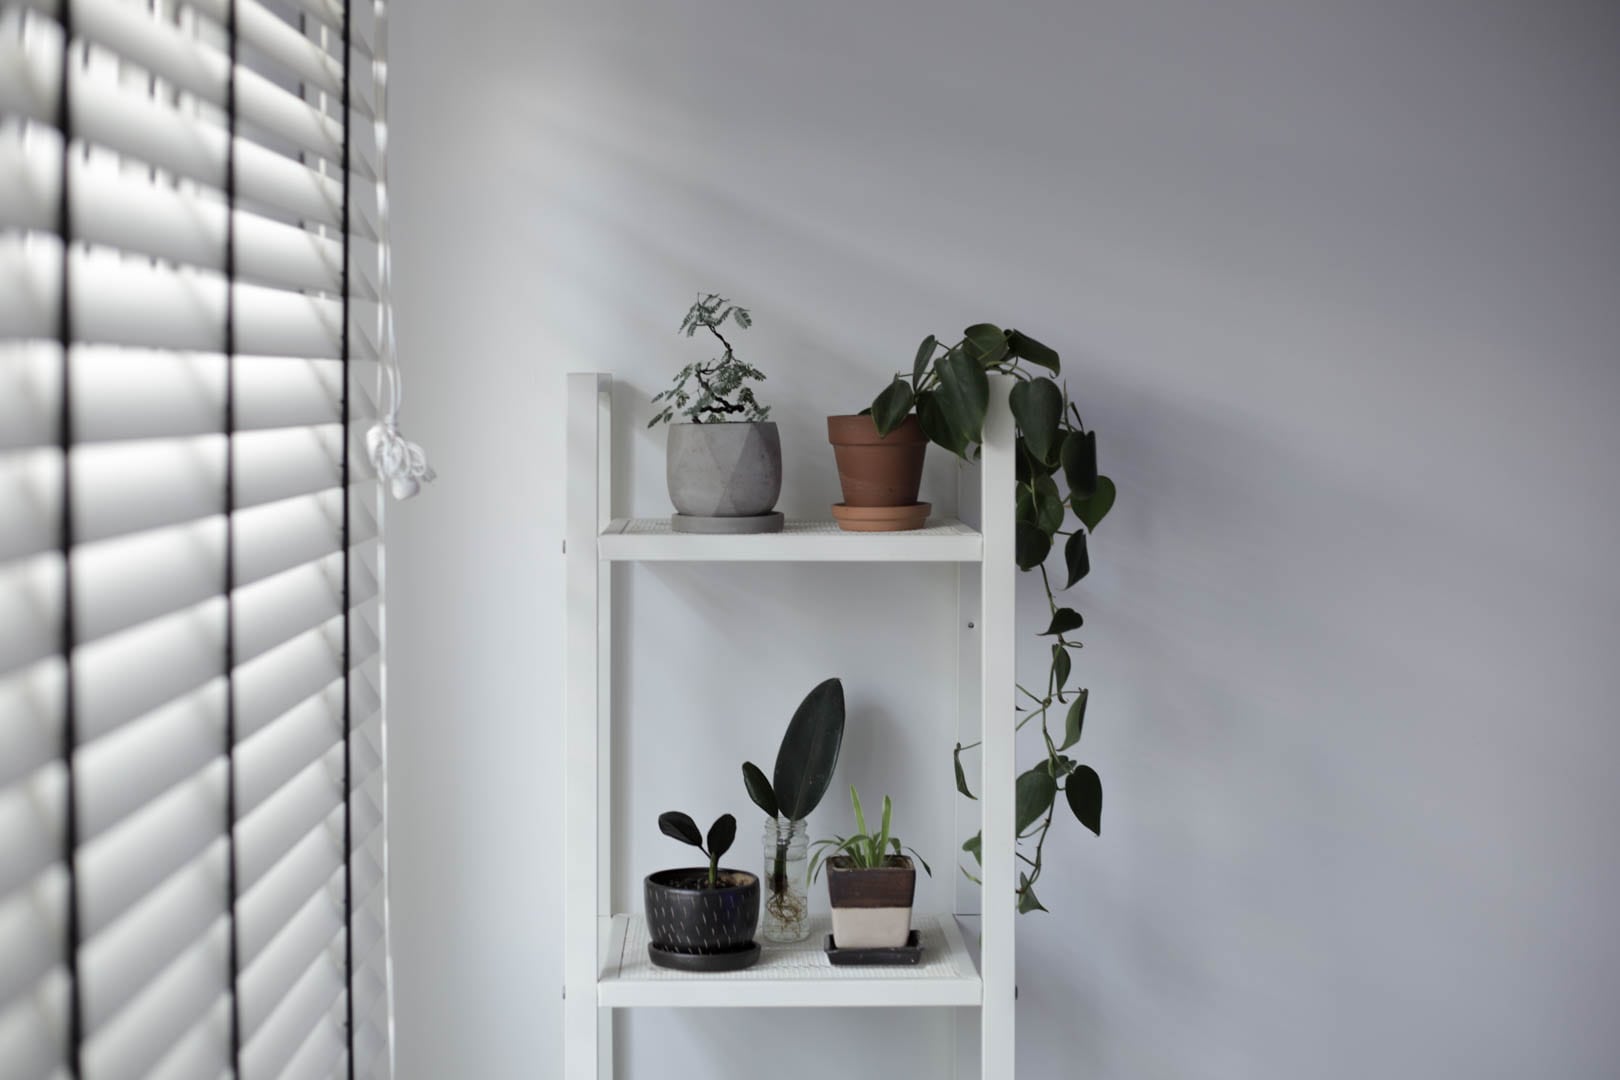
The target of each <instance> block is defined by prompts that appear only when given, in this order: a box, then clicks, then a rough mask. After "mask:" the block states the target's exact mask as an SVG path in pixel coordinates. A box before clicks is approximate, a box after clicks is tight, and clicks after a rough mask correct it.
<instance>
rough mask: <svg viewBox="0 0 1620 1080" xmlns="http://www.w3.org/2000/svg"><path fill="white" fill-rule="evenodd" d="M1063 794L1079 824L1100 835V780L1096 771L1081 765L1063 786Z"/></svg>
mask: <svg viewBox="0 0 1620 1080" xmlns="http://www.w3.org/2000/svg"><path fill="white" fill-rule="evenodd" d="M1063 794H1064V795H1065V796H1066V797H1067V798H1068V800H1069V809H1070V810H1073V811H1074V816H1075V817H1076V818H1078V819H1079V820H1080V824H1082V825H1084V826H1085V827H1086V828H1088V829H1090V830H1091V831H1092V832H1094V833H1096V834H1097V835H1098V836H1101V835H1102V778H1101V777H1099V776H1098V775H1097V771H1096V770H1095V769H1093V768H1092V767H1091V766H1089V765H1082V766H1080V767H1079V768H1077V769H1075V770H1074V774H1073V775H1072V776H1070V777H1069V779H1068V782H1067V783H1066V784H1064V786H1063Z"/></svg>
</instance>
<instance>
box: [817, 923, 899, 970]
mask: <svg viewBox="0 0 1620 1080" xmlns="http://www.w3.org/2000/svg"><path fill="white" fill-rule="evenodd" d="M823 948H824V949H825V951H826V953H827V960H828V961H829V962H830V963H834V964H837V965H839V966H840V967H843V966H845V965H848V966H851V967H864V966H866V965H868V964H874V965H877V964H882V965H888V966H903V965H906V964H915V963H917V962H918V961H920V960H921V959H922V954H923V947H922V939H921V938H920V937H919V936H918V935H917V931H915V930H913V931H912V932H911V936H910V937H908V938H906V943H905V944H904V945H897V946H894V947H892V948H887V949H840V948H839V947H838V946H837V945H836V944H835V943H834V942H833V936H832V935H831V934H828V935H827V943H826V944H825V945H824V946H823Z"/></svg>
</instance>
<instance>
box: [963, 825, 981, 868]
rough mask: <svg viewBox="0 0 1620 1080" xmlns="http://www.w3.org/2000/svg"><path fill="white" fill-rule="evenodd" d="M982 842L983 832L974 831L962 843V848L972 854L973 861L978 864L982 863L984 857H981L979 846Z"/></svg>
mask: <svg viewBox="0 0 1620 1080" xmlns="http://www.w3.org/2000/svg"><path fill="white" fill-rule="evenodd" d="M983 842H984V834H983V833H982V832H976V833H974V834H973V836H972V837H971V838H970V839H969V840H968V841H967V842H966V843H964V844H963V845H962V850H963V851H965V852H967V853H968V854H969V855H971V856H973V861H974V862H976V863H978V864H979V865H980V866H983V865H984V859H983V858H982V854H983V853H982V852H981V851H980V846H981V845H982V844H983Z"/></svg>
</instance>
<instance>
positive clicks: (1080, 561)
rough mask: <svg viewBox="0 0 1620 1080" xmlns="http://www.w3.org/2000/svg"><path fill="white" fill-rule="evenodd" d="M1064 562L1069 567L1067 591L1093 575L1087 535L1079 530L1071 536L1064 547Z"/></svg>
mask: <svg viewBox="0 0 1620 1080" xmlns="http://www.w3.org/2000/svg"><path fill="white" fill-rule="evenodd" d="M1063 561H1064V562H1065V563H1066V564H1068V567H1069V580H1068V581H1066V582H1064V584H1063V587H1064V588H1065V589H1068V588H1073V586H1074V583H1075V582H1077V581H1079V580H1080V579H1081V578H1083V577H1085V576H1086V575H1087V574H1089V573H1091V556H1090V555H1089V554H1088V553H1087V551H1086V534H1085V533H1084V532H1082V531H1081V530H1079V529H1076V530H1074V532H1073V533H1072V534H1070V536H1069V542H1068V543H1066V544H1064V545H1063Z"/></svg>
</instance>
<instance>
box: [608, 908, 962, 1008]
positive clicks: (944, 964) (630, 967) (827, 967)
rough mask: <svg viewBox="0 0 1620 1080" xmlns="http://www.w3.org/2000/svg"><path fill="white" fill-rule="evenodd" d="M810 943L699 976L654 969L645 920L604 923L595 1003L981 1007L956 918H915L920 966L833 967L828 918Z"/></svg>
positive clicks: (816, 921) (819, 922)
mask: <svg viewBox="0 0 1620 1080" xmlns="http://www.w3.org/2000/svg"><path fill="white" fill-rule="evenodd" d="M810 922H811V933H810V938H809V940H808V941H803V942H800V943H798V944H796V945H775V944H772V943H770V942H766V941H761V942H760V944H761V945H762V946H763V954H762V955H761V956H760V960H759V963H757V964H755V965H754V966H753V967H751V968H748V969H747V970H745V971H733V972H726V973H717V974H698V973H692V972H685V971H670V970H669V969H668V968H661V967H656V966H654V964H653V963H652V961H651V960H649V959H647V924H646V922H645V921H644V920H643V919H642V917H641V916H640V915H614V916H612V917H611V918H605V919H602V920H600V923H601V926H600V934H601V974H600V976H599V977H598V981H597V987H596V1001H597V1005H598V1006H599V1007H601V1008H606V1009H624V1008H636V1007H665V1008H707V1009H714V1008H735V1007H738V1006H751V1007H838V1006H864V1005H891V1006H927V1005H934V1006H938V1005H959V1006H960V1005H966V1006H972V1005H978V1004H979V1002H980V1000H981V998H982V996H983V992H982V987H981V985H980V982H979V970H978V968H977V967H976V966H975V964H974V961H973V955H972V952H971V951H970V950H969V949H968V946H967V945H966V943H965V942H964V941H963V938H962V931H961V928H960V927H958V925H957V921H956V919H955V918H954V917H952V916H949V915H945V916H937V917H936V916H927V915H922V916H917V917H916V918H915V919H914V920H913V923H912V925H913V926H914V927H915V928H916V930H917V932H918V935H919V936H920V938H921V939H922V944H923V948H924V950H925V952H924V954H923V960H922V963H920V964H918V965H917V966H915V967H870V968H852V967H834V966H833V965H832V964H830V963H828V961H827V956H826V954H825V953H824V952H823V951H822V948H823V944H824V943H825V941H826V937H827V934H828V933H829V932H830V929H831V928H830V926H829V924H828V919H827V918H826V917H825V916H822V917H819V918H812V919H811V920H810Z"/></svg>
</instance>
